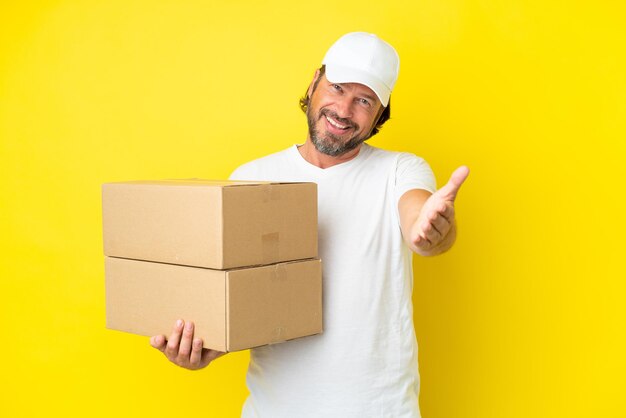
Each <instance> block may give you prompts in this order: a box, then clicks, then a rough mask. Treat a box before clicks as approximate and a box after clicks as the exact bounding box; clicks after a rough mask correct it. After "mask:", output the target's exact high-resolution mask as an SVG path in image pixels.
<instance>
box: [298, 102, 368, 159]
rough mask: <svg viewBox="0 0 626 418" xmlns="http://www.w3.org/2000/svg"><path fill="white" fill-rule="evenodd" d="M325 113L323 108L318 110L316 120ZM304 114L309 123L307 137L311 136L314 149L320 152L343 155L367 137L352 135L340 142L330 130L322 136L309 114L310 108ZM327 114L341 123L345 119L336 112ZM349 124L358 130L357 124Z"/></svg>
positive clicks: (312, 116)
mask: <svg viewBox="0 0 626 418" xmlns="http://www.w3.org/2000/svg"><path fill="white" fill-rule="evenodd" d="M326 113H328V112H327V111H325V110H322V111H320V113H319V114H318V115H317V120H319V119H321V118H322V117H324V116H325V115H326ZM306 116H307V122H308V124H309V137H310V138H311V142H313V145H314V146H315V149H316V150H318V151H319V152H321V153H322V154H326V155H329V156H331V157H337V156H339V155H343V154H345V153H346V152H348V151H352V150H353V149H355V148H356V147H358V146H359V145H361V144H362V143H363V142H365V140H366V139H367V138H369V136H364V137H358V136H353V137H352V138H350V139H349V140H348V141H346V142H342V140H341V138H340V137H338V136H337V135H334V134H332V133H330V132H326V135H325V136H324V137H322V136H320V134H319V132H318V131H317V128H316V127H315V124H316V122H317V120H316V119H315V117H314V115H312V114H311V110H310V108H309V109H307V112H306ZM329 116H332V117H334V118H336V119H337V120H340V121H342V123H343V121H345V119H342V118H339V117H338V116H337V115H336V114H330V115H329ZM346 122H348V121H346ZM348 123H349V122H348ZM350 125H351V126H353V127H354V128H355V130H358V126H355V125H354V124H353V123H350Z"/></svg>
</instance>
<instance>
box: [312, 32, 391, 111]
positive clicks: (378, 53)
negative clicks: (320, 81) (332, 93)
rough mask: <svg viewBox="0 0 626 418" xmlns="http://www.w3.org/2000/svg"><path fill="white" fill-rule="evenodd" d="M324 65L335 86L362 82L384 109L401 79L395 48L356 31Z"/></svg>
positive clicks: (340, 42)
mask: <svg viewBox="0 0 626 418" xmlns="http://www.w3.org/2000/svg"><path fill="white" fill-rule="evenodd" d="M322 64H324V65H326V79H328V81H330V82H331V83H359V84H364V85H366V86H367V87H369V88H371V89H372V90H373V91H374V93H376V95H377V96H378V98H379V99H380V101H381V103H382V104H383V106H385V107H386V106H387V104H388V103H389V95H390V94H391V91H392V90H393V86H394V85H395V84H396V80H397V79H398V72H399V71H400V58H399V57H398V53H397V52H396V50H395V49H393V47H392V46H391V45H389V44H388V43H387V42H385V41H383V40H382V39H380V38H379V37H377V36H376V35H374V34H371V33H366V32H352V33H348V34H346V35H343V36H342V37H341V38H339V39H338V40H337V42H335V43H334V44H333V45H332V46H331V47H330V49H329V50H328V52H326V55H325V56H324V60H323V61H322Z"/></svg>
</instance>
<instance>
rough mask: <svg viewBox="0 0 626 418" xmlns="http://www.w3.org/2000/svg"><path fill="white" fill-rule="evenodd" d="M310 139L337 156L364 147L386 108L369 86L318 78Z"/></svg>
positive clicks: (310, 116) (312, 101) (312, 93)
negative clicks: (362, 145)
mask: <svg viewBox="0 0 626 418" xmlns="http://www.w3.org/2000/svg"><path fill="white" fill-rule="evenodd" d="M309 97H310V98H311V99H310V102H309V106H308V108H307V121H308V124H309V138H310V139H311V142H312V143H313V145H315V148H316V149H317V150H318V151H319V152H321V153H323V154H326V155H329V156H332V157H336V156H340V155H342V154H345V153H346V152H348V151H351V150H353V149H355V148H357V147H358V146H360V145H361V144H362V143H363V142H364V141H365V140H366V139H367V138H369V137H370V136H371V134H372V130H373V129H374V127H375V125H376V121H377V120H378V118H379V117H380V114H381V113H382V110H383V107H382V105H381V103H380V101H379V100H378V97H377V96H376V94H375V93H374V92H373V91H372V89H370V88H369V87H367V86H365V85H363V84H357V83H331V82H329V81H328V80H327V79H326V76H325V75H324V74H321V75H319V74H318V75H317V77H316V79H315V80H314V82H313V83H312V84H311V87H310V91H309Z"/></svg>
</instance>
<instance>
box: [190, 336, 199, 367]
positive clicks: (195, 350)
mask: <svg viewBox="0 0 626 418" xmlns="http://www.w3.org/2000/svg"><path fill="white" fill-rule="evenodd" d="M201 360H202V340H201V339H200V338H196V339H195V340H193V345H192V348H191V355H190V356H189V364H191V365H192V366H199V365H200V361H201Z"/></svg>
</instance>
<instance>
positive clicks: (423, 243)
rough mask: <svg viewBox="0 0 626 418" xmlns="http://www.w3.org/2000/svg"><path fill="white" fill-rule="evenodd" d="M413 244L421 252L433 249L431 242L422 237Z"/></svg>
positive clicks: (419, 236) (418, 237)
mask: <svg viewBox="0 0 626 418" xmlns="http://www.w3.org/2000/svg"><path fill="white" fill-rule="evenodd" d="M413 244H415V246H416V247H417V248H419V249H421V250H428V249H430V247H431V242H430V241H428V239H426V238H424V237H423V236H422V235H418V236H417V238H415V239H414V240H413Z"/></svg>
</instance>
